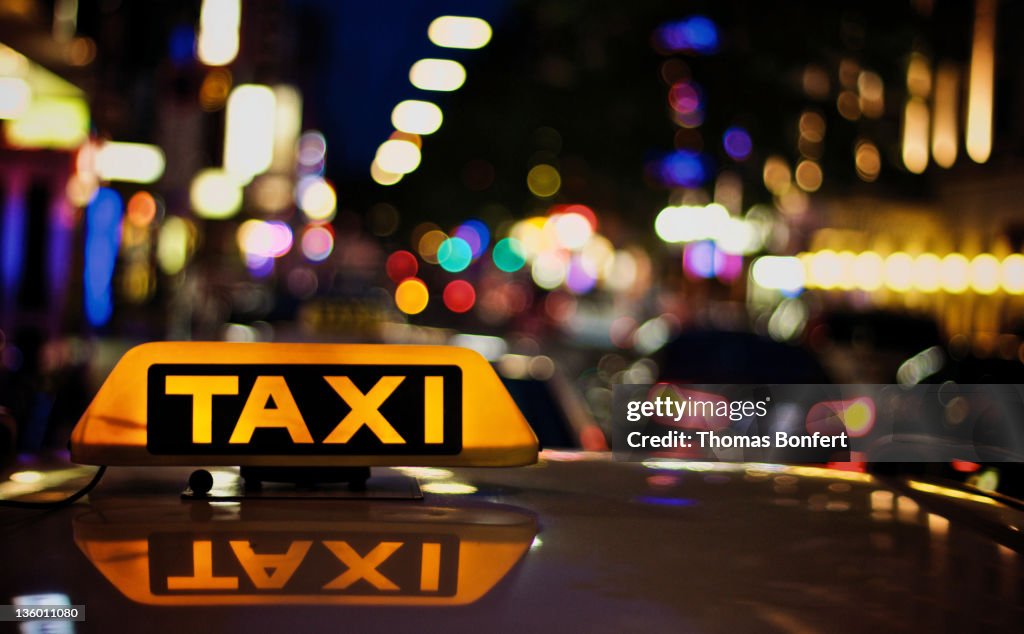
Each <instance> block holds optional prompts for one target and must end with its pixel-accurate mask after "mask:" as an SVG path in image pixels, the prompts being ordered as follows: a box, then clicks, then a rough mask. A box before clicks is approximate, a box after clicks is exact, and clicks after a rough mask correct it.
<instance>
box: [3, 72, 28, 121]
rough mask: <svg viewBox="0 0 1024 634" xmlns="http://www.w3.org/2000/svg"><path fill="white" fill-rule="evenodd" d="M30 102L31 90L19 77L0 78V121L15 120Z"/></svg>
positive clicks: (26, 108)
mask: <svg viewBox="0 0 1024 634" xmlns="http://www.w3.org/2000/svg"><path fill="white" fill-rule="evenodd" d="M31 102H32V88H31V87H30V86H29V85H28V82H27V81H25V80H24V79H21V78H20V77H0V119H17V118H18V117H20V116H21V115H22V114H24V113H25V111H26V110H28V106H29V104H30V103H31Z"/></svg>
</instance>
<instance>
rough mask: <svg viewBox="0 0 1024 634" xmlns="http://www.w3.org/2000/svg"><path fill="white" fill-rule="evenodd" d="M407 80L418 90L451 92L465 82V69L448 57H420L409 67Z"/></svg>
mask: <svg viewBox="0 0 1024 634" xmlns="http://www.w3.org/2000/svg"><path fill="white" fill-rule="evenodd" d="M409 81H410V82H412V85H413V86H416V87H417V88H419V89H420V90H433V91H438V92H451V91H453V90H458V89H459V88H461V87H462V84H464V83H465V82H466V69H465V68H463V66H462V64H460V63H458V62H456V61H454V60H450V59H431V58H427V59H421V60H419V61H418V62H416V63H415V64H413V65H412V68H410V69H409Z"/></svg>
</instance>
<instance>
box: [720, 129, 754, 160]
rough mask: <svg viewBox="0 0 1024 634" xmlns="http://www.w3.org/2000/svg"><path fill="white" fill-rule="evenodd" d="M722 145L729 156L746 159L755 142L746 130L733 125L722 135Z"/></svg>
mask: <svg viewBox="0 0 1024 634" xmlns="http://www.w3.org/2000/svg"><path fill="white" fill-rule="evenodd" d="M722 147H723V148H725V153H726V154H728V155H729V158H731V159H733V160H734V161H745V160H747V158H748V157H749V156H750V151H751V150H752V149H753V147H754V144H753V141H751V140H750V134H748V133H747V131H746V130H744V129H743V128H741V127H739V126H733V127H731V128H729V129H728V130H726V131H725V134H723V135H722Z"/></svg>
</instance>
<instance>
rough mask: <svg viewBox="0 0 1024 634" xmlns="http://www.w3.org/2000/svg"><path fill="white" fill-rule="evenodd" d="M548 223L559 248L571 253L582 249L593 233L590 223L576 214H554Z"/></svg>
mask: <svg viewBox="0 0 1024 634" xmlns="http://www.w3.org/2000/svg"><path fill="white" fill-rule="evenodd" d="M548 222H549V223H551V224H552V225H553V227H554V231H555V238H556V239H557V240H558V244H559V246H561V247H562V248H564V249H569V250H572V251H578V250H579V249H582V248H583V246H584V245H585V244H586V243H587V241H588V240H589V239H590V236H591V235H593V233H594V229H593V226H592V225H591V224H590V221H589V220H588V219H587V218H586V217H584V216H583V215H582V214H579V213H576V212H569V213H562V214H556V215H554V216H552V217H551V218H550V220H548Z"/></svg>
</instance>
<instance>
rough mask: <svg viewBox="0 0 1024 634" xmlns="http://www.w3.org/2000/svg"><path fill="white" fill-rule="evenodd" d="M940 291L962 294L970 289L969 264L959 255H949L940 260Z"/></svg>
mask: <svg viewBox="0 0 1024 634" xmlns="http://www.w3.org/2000/svg"><path fill="white" fill-rule="evenodd" d="M941 271H942V273H941V275H942V277H941V279H942V290H944V291H946V292H947V293H953V294H958V293H963V292H964V291H966V290H967V289H968V287H970V283H971V282H970V280H971V274H970V262H969V261H968V260H967V258H966V257H964V256H963V255H961V254H959V253H950V254H949V255H947V256H946V257H944V258H942V268H941Z"/></svg>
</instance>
